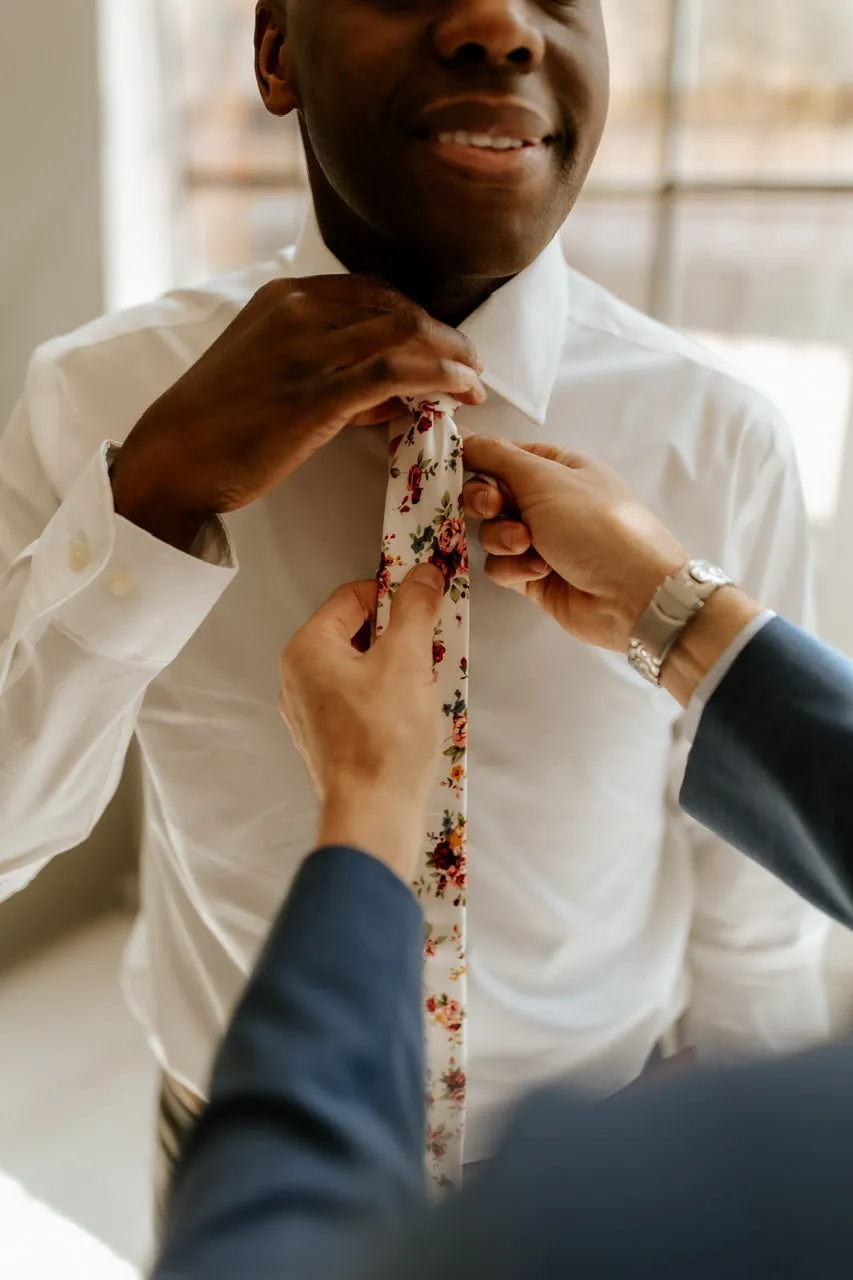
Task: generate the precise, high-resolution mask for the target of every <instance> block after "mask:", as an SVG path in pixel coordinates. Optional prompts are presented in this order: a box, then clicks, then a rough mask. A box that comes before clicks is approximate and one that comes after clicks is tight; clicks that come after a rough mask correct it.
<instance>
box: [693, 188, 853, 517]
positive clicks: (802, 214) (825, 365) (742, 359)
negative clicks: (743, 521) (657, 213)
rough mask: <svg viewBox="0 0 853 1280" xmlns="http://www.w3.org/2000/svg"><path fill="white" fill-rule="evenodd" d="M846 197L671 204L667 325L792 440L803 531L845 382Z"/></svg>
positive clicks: (837, 449)
mask: <svg viewBox="0 0 853 1280" xmlns="http://www.w3.org/2000/svg"><path fill="white" fill-rule="evenodd" d="M851 219H853V195H851V196H844V195H832V196H820V195H818V194H816V193H814V194H810V195H809V194H804V195H797V196H776V195H761V196H756V195H743V194H740V195H729V196H720V197H713V198H712V197H698V196H693V197H687V196H682V197H681V198H679V200H678V202H677V203H676V206H675V209H674V218H673V225H672V245H673V257H672V264H671V266H672V272H673V283H672V291H671V297H670V308H671V314H670V316H669V317H668V318H671V319H672V320H673V321H674V322H675V323H676V324H678V325H680V326H682V327H684V328H687V329H690V330H693V331H694V332H697V333H698V336H699V337H700V340H702V341H705V342H706V344H707V345H709V346H711V347H712V348H714V349H715V350H717V351H718V352H719V354H721V355H722V356H723V357H724V358H726V359H727V360H728V361H729V362H730V363H732V364H733V365H734V366H735V367H737V368H738V369H740V370H741V372H742V373H743V375H744V377H745V378H746V380H747V381H748V382H750V383H752V384H753V385H755V386H758V387H760V388H761V389H762V390H763V391H765V392H766V394H768V395H769V396H770V398H771V399H772V400H774V401H775V402H776V403H777V405H778V406H779V408H780V409H781V410H782V412H783V414H784V416H785V417H786V418H787V420H788V422H789V423H790V425H791V427H792V430H793V432H794V440H795V444H796V447H797V453H798V457H799V460H800V467H801V470H802V473H803V482H804V485H805V489H806V499H807V503H808V507H809V513H810V515H811V517H812V519H813V520H814V521H815V522H816V523H818V524H821V523H825V522H826V521H828V520H829V519H831V517H832V516H833V515H834V513H835V510H836V506H837V502H838V480H839V476H840V473H841V462H842V456H843V451H844V445H845V436H846V431H847V426H848V423H849V420H850V410H851V399H850V396H851V376H853V364H851V357H853V313H851V309H850V305H849V299H850V297H851V294H853V236H851V235H850V233H849V228H850V226H851Z"/></svg>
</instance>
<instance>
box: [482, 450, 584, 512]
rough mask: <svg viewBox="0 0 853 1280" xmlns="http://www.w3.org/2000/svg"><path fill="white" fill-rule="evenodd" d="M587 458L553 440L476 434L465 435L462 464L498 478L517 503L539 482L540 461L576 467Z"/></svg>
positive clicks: (540, 477)
mask: <svg viewBox="0 0 853 1280" xmlns="http://www.w3.org/2000/svg"><path fill="white" fill-rule="evenodd" d="M586 462H587V459H586V458H585V457H584V456H583V455H582V454H579V453H573V452H572V451H571V450H570V449H561V448H559V447H558V446H557V445H552V444H524V445H517V444H512V442H511V441H509V440H495V439H493V438H492V437H491V436H478V435H471V436H466V438H465V466H466V467H467V468H468V470H469V471H482V472H484V473H485V474H486V475H488V476H493V477H494V478H495V479H496V480H500V481H501V482H502V483H503V484H504V485H506V487H507V488H508V489H509V490H510V492H511V493H513V494H514V495H515V497H516V500H517V501H518V503H519V504H520V505H521V504H523V502H524V497H525V492H526V490H527V489H528V488H529V487H530V486H532V485H536V484H538V483H541V480H542V475H543V465H544V467H545V468H546V470H547V469H550V467H551V465H552V464H554V463H557V464H559V465H560V466H563V467H572V468H577V467H582V466H584V465H586Z"/></svg>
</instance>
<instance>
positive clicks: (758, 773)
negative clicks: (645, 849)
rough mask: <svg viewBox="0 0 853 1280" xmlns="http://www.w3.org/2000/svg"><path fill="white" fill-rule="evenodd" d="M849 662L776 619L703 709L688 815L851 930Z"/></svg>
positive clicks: (689, 779) (852, 694) (686, 794)
mask: <svg viewBox="0 0 853 1280" xmlns="http://www.w3.org/2000/svg"><path fill="white" fill-rule="evenodd" d="M851 796H853V664H852V663H850V662H849V661H848V660H847V659H846V658H843V657H841V655H840V654H838V653H836V652H835V651H834V650H832V649H829V648H828V647H827V646H826V645H823V644H821V643H820V642H819V641H817V640H814V639H812V638H811V637H810V636H807V635H806V634H805V633H804V632H802V631H800V630H799V629H798V628H796V627H793V626H791V625H790V623H787V622H784V621H783V620H782V619H781V618H775V619H774V620H773V621H772V622H770V623H768V624H767V626H766V627H764V628H763V629H762V630H761V631H760V632H759V633H758V635H757V636H756V637H755V638H754V639H753V640H751V641H750V643H749V644H748V645H747V646H746V648H745V649H744V650H743V652H742V653H741V654H740V655H739V656H738V658H737V659H736V661H735V663H734V665H733V666H732V667H731V669H730V671H729V672H728V674H727V675H726V676H725V678H724V679H723V681H722V682H721V684H720V686H719V687H718V688H717V690H716V692H715V693H714V694H713V696H712V697H711V699H710V700H709V702H708V705H707V707H706V708H705V711H704V714H703V716H702V719H701V721H700V724H699V730H698V733H697V735H696V741H695V742H694V744H693V749H692V751H691V754H690V759H689V761H688V766H687V772H686V775H685V779H684V784H683V787H682V791H681V797H680V799H681V805H682V807H683V808H684V809H685V811H686V812H687V813H689V814H690V815H691V816H692V817H694V818H696V819H697V820H698V821H699V822H701V823H702V824H703V825H704V826H706V827H709V828H710V829H711V830H712V831H714V832H716V834H717V835H719V836H722V837H723V839H725V840H727V841H729V843H730V844H733V845H735V846H737V848H739V849H741V850H742V851H743V852H744V853H747V854H749V855H750V857H752V858H754V859H755V860H756V861H757V862H759V863H761V864H762V866H764V867H766V868H767V869H768V870H769V871H772V872H773V873H774V874H775V875H777V876H779V877H780V879H782V880H784V881H785V882H786V883H787V884H789V885H790V886H791V887H792V888H793V889H796V890H797V892H798V893H800V894H801V895H802V896H803V897H804V898H807V899H808V900H809V901H810V902H812V903H814V904H815V905H816V906H818V907H820V908H821V909H822V910H823V911H825V912H826V913H827V914H828V915H831V916H833V917H834V918H835V919H836V920H839V921H841V922H842V923H843V924H846V925H848V926H853V806H851Z"/></svg>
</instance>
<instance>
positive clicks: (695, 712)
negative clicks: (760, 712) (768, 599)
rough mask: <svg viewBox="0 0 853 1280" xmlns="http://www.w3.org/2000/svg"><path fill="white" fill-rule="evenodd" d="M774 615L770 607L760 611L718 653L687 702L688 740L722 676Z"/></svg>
mask: <svg viewBox="0 0 853 1280" xmlns="http://www.w3.org/2000/svg"><path fill="white" fill-rule="evenodd" d="M775 617H776V614H775V613H774V612H773V610H772V609H765V611H764V613H760V614H759V615H758V617H757V618H753V619H752V621H751V622H748V623H747V624H746V626H745V627H744V628H743V630H742V631H739V632H738V633H737V635H736V636H735V638H734V640H732V642H731V644H730V645H729V647H728V648H727V649H726V650H725V651H724V652H723V653H722V654H720V656H719V658H718V659H717V661H716V662H715V663H714V665H713V667H711V670H710V671H709V672H708V674H707V675H706V676H705V679H704V680H703V681H702V682H701V683H700V684H698V685H697V686H696V689H695V691H694V694H693V697H692V698H691V699H690V701H689V703H688V704H687V711H686V712H685V715H684V720H683V721H682V727H683V731H684V736H685V738H686V739H687V741H688V742H690V743H692V742H693V739H694V738H695V737H696V734H697V732H698V730H699V721H700V720H701V719H702V715H703V712H704V710H705V707H706V706H707V705H708V703H709V702H710V700H711V698H712V697H713V695H714V694H715V693H716V692H717V689H718V688H719V687H720V685H721V684H722V682H723V678H724V677H725V676H727V675H728V673H729V671H730V670H731V668H732V667H733V666H734V664H735V659H736V658H738V657H740V655H741V653H742V652H743V650H744V649H745V648H746V646H747V645H748V644H749V642H750V640H752V639H753V637H754V636H757V635H758V633H759V631H760V630H761V629H762V627H766V626H767V623H768V622H771V621H772V620H773V618H775Z"/></svg>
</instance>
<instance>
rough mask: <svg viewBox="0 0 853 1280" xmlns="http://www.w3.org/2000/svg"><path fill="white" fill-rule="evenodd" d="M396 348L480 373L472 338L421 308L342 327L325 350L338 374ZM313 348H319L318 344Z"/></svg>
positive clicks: (331, 336)
mask: <svg viewBox="0 0 853 1280" xmlns="http://www.w3.org/2000/svg"><path fill="white" fill-rule="evenodd" d="M394 348H406V349H407V350H409V351H411V352H413V353H418V352H420V353H421V354H423V355H429V354H432V355H436V356H439V357H442V358H444V359H446V360H455V361H457V363H459V364H464V365H468V366H469V367H470V368H471V369H472V370H473V371H474V373H475V374H476V373H479V362H478V359H477V353H476V351H475V350H474V346H473V344H472V343H471V341H470V340H469V339H468V338H466V337H465V335H464V334H463V333H460V332H459V330H458V329H451V328H450V326H449V325H446V324H441V323H440V322H439V321H438V320H433V318H432V317H431V316H428V315H427V313H426V312H425V311H421V310H420V309H417V308H416V309H413V310H411V311H394V312H390V313H388V314H385V315H378V316H374V317H372V318H371V319H369V320H362V321H361V322H360V323H359V324H353V325H350V326H349V328H346V329H338V330H336V331H335V332H334V333H332V334H330V335H329V337H328V338H327V339H326V340H325V342H324V343H323V347H322V351H323V358H324V360H325V361H326V362H327V370H328V372H329V373H334V372H335V371H336V370H337V369H346V368H351V367H352V365H354V364H360V363H361V362H362V361H363V360H367V359H369V358H370V357H371V356H377V355H381V354H382V352H383V351H390V350H393V349H394ZM312 351H316V343H314V344H313V345H312ZM309 354H310V353H309Z"/></svg>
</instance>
